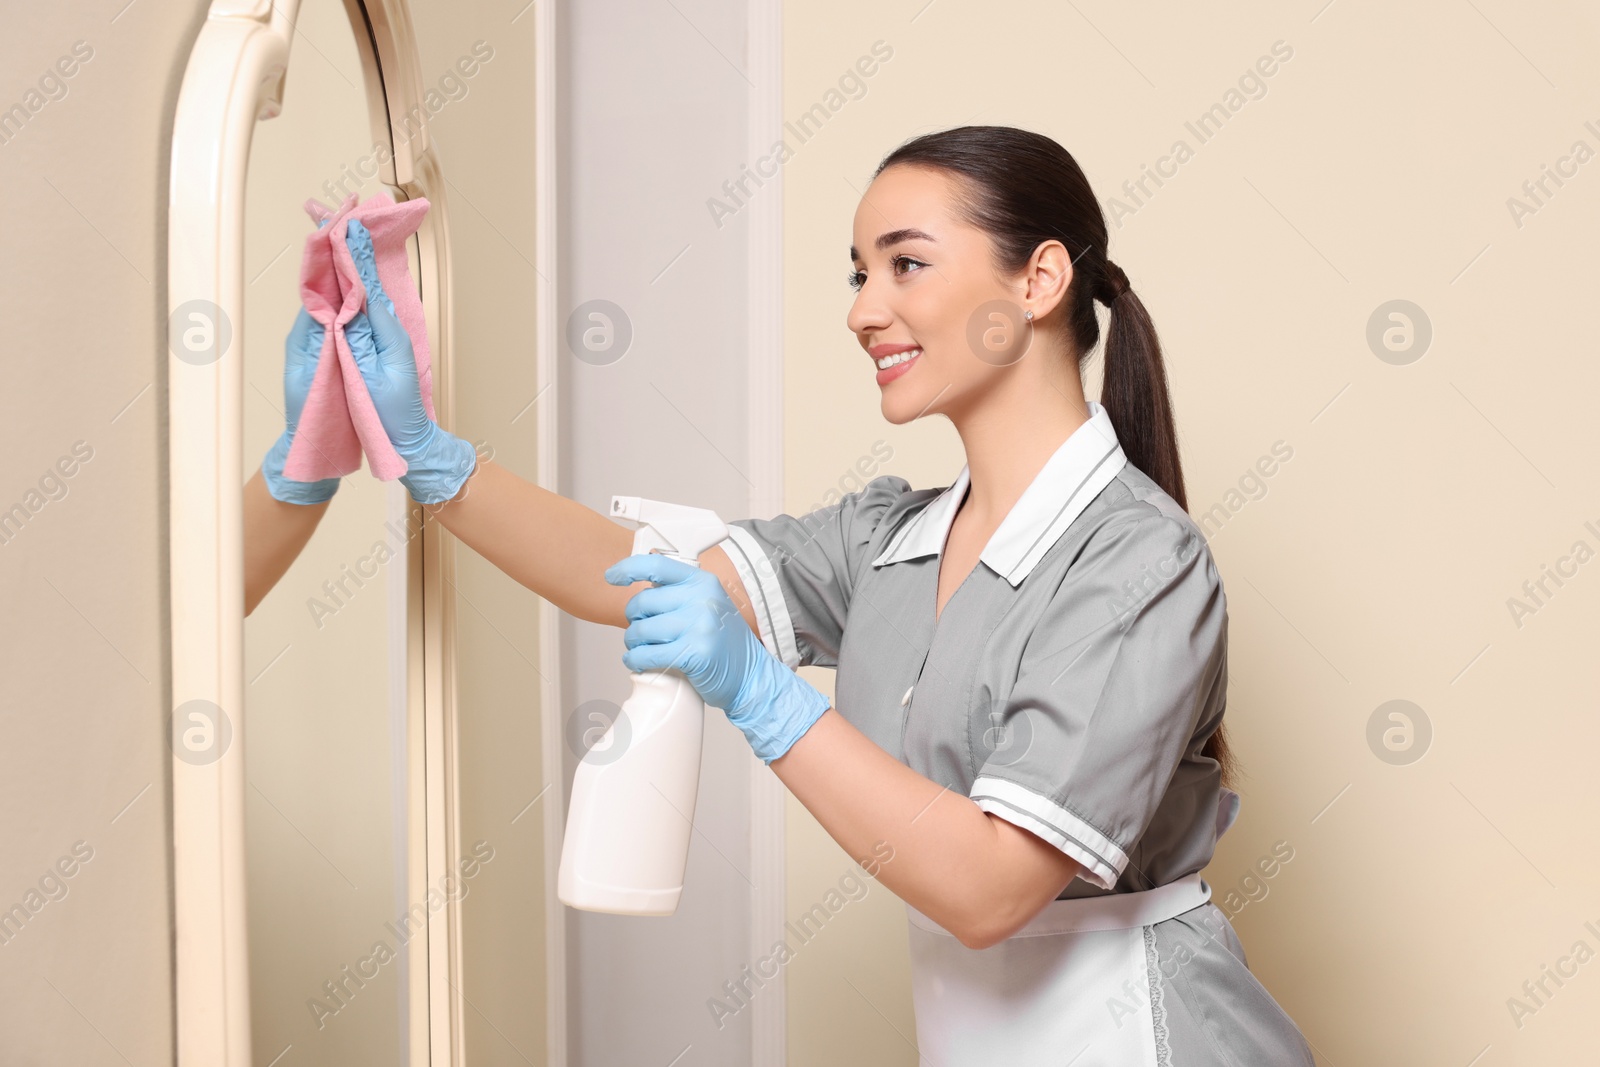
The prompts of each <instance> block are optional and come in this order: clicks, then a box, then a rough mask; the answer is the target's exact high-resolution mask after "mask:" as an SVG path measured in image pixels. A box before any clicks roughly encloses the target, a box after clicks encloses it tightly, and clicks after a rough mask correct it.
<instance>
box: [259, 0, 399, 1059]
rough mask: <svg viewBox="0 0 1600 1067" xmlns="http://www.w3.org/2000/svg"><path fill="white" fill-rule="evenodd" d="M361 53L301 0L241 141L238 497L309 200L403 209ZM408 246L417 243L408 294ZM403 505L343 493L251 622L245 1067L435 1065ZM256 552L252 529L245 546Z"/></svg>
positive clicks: (320, 4)
mask: <svg viewBox="0 0 1600 1067" xmlns="http://www.w3.org/2000/svg"><path fill="white" fill-rule="evenodd" d="M355 14H356V16H357V17H358V18H359V16H360V10H359V8H357V9H356V11H355ZM359 25H360V32H362V33H366V32H368V31H367V28H366V25H365V22H364V20H363V21H362V22H361V23H360V24H359ZM363 51H366V52H368V53H370V51H371V49H370V48H367V49H361V48H358V47H357V41H356V39H355V37H354V36H353V31H352V21H351V17H350V16H349V15H347V13H346V9H345V6H344V5H343V4H342V3H341V0H302V2H301V3H300V5H299V11H298V15H297V17H296V20H295V26H294V31H293V35H292V37H291V39H290V48H289V63H288V73H287V76H286V77H285V79H284V84H283V96H282V110H281V113H280V114H278V115H277V116H276V117H274V118H271V119H270V120H267V121H262V122H259V123H258V124H257V126H256V128H255V131H254V138H253V142H252V145H251V149H250V155H249V170H248V177H247V180H246V186H245V212H244V282H245V285H244V318H243V341H244V348H243V353H244V355H243V359H244V365H243V374H244V407H243V423H244V425H243V437H244V450H243V460H244V469H243V470H242V471H241V472H240V476H241V478H242V479H243V480H244V481H248V480H249V479H250V478H251V476H252V475H254V474H255V472H256V470H257V469H258V468H259V467H260V465H261V462H262V457H263V456H265V455H266V453H267V451H268V449H269V448H270V447H271V446H272V444H273V442H274V441H276V440H277V438H278V437H279V435H280V434H282V432H283V430H284V360H285V353H284V348H285V338H286V337H287V335H288V333H289V330H290V327H291V325H292V324H293V322H294V319H295V315H296V313H297V311H298V309H299V307H300V301H301V297H300V270H301V257H302V254H303V251H304V246H305V240H306V237H307V235H308V234H309V233H311V232H312V231H314V230H315V229H316V224H315V222H313V221H312V219H311V218H310V216H309V215H308V214H307V212H306V210H305V207H304V204H305V201H306V199H307V198H308V197H313V198H316V199H317V200H319V201H321V202H322V203H323V204H325V205H327V206H328V207H329V208H330V210H337V209H338V207H339V205H340V203H341V202H342V201H343V200H344V198H345V197H346V196H347V195H348V194H350V193H356V194H358V196H359V197H360V199H361V201H365V200H367V199H368V198H369V197H371V196H373V195H374V194H376V193H379V192H387V193H388V194H389V195H390V196H391V197H392V198H393V199H395V200H397V201H398V200H404V199H406V196H405V194H404V193H403V192H402V191H401V190H399V189H396V188H394V187H391V186H387V185H384V184H383V183H382V182H381V181H380V180H379V177H380V176H379V168H378V166H377V165H376V164H375V163H374V162H373V161H374V160H375V159H376V158H378V155H377V149H378V147H379V146H378V145H376V144H374V140H375V135H374V131H373V128H372V124H371V122H370V119H369V114H370V112H369V101H368V99H367V89H366V86H367V84H368V81H367V78H366V76H365V75H364V72H363V67H362V54H363ZM357 183H359V184H357ZM416 244H417V239H416V238H415V237H413V238H412V239H411V252H412V277H413V278H414V279H415V278H418V277H420V274H419V272H418V271H417V269H416V267H417V250H416ZM407 505H408V498H407V496H406V493H405V490H404V488H403V487H402V486H401V485H400V483H399V482H397V481H390V482H380V481H378V480H377V479H375V478H374V477H372V475H371V473H370V472H369V471H368V470H367V468H366V465H365V463H363V466H362V469H360V470H358V471H355V472H353V473H351V474H348V475H345V476H344V478H343V479H342V481H341V483H340V485H339V488H338V491H337V492H336V493H335V494H334V496H333V498H332V500H331V501H330V502H329V504H328V506H327V510H326V512H325V513H324V514H323V516H322V519H321V521H320V523H319V524H318V525H317V527H316V530H315V532H314V533H313V534H312V536H311V539H310V541H309V542H308V543H307V544H306V546H305V548H304V549H303V550H302V551H301V552H300V554H299V556H298V557H297V558H296V559H295V560H294V562H293V563H292V564H291V565H290V567H289V569H288V570H287V571H286V572H285V573H284V574H283V577H282V578H281V579H280V580H279V581H278V582H277V584H276V585H275V586H274V587H273V588H272V590H271V591H270V592H268V593H267V594H266V595H265V597H264V598H263V599H262V600H261V602H260V604H259V605H258V606H257V607H256V608H255V610H254V611H253V612H252V613H251V614H250V615H249V617H247V618H246V619H245V622H244V694H245V699H244V710H243V716H242V717H243V724H242V730H243V734H244V736H245V737H246V738H247V739H248V741H247V743H246V744H245V745H244V746H243V748H244V767H245V772H244V798H243V801H244V814H245V820H244V848H245V863H246V894H245V895H246V915H247V926H248V944H249V977H250V1018H251V1047H252V1053H253V1060H254V1062H255V1063H258V1064H270V1063H276V1062H279V1057H283V1059H282V1061H281V1062H283V1063H286V1064H287V1063H293V1064H295V1065H313V1064H327V1065H330V1067H332V1065H343V1064H351V1063H367V1064H406V1063H410V1062H413V1061H414V1060H416V1062H426V1060H427V1048H426V1033H427V1031H426V1028H425V1022H426V998H425V995H414V992H413V991H414V989H416V990H419V991H422V992H423V993H425V989H426V987H425V985H424V984H423V983H422V982H421V981H420V977H421V975H420V972H421V970H422V969H423V963H424V961H425V959H426V956H425V953H422V952H421V950H422V948H423V946H424V945H425V944H426V930H425V928H424V923H423V920H421V919H418V918H417V913H415V912H414V911H413V912H411V913H410V918H409V919H408V918H406V917H407V916H408V910H409V909H410V908H411V905H412V903H414V901H413V900H411V899H410V897H411V895H412V894H411V893H410V891H409V888H408V887H409V886H410V885H411V884H412V881H413V880H412V878H411V875H410V870H411V867H412V865H414V864H415V863H417V862H419V861H420V856H419V855H418V852H419V850H418V849H417V848H416V847H415V846H414V844H413V841H412V835H411V833H410V831H409V828H408V827H409V813H410V812H412V811H413V810H416V809H417V808H419V807H420V806H421V804H422V797H421V790H422V781H421V776H420V775H419V774H414V773H413V769H412V766H411V762H410V757H411V754H410V752H409V751H408V744H407V740H408V736H409V732H408V725H407V724H408V715H407V706H408V701H407V684H408V671H407V661H406V650H407V599H408V598H407V573H408V568H407V562H408V559H410V558H411V555H412V552H411V546H410V545H409V544H408V538H407V537H406V536H405V531H406V529H407V527H406V522H407ZM259 532H260V531H257V530H251V529H250V528H248V526H247V528H246V529H245V530H244V536H245V538H246V539H247V540H248V539H249V538H250V537H251V536H252V535H253V534H258V533H259ZM414 972H416V973H415V977H417V978H418V979H419V980H418V981H417V982H413V977H414ZM419 1027H420V1029H418V1028H419ZM414 1034H417V1035H420V1036H418V1037H414V1036H413V1035H414ZM291 1048H292V1052H290V1053H288V1054H287V1055H286V1054H285V1053H286V1051H287V1050H289V1049H291ZM291 1057H292V1058H291ZM417 1057H420V1059H417Z"/></svg>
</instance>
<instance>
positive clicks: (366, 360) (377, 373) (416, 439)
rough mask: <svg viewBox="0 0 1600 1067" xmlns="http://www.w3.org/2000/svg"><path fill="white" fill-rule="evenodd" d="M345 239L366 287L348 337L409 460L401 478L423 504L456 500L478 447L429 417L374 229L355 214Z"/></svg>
mask: <svg viewBox="0 0 1600 1067" xmlns="http://www.w3.org/2000/svg"><path fill="white" fill-rule="evenodd" d="M345 243H346V245H348V246H349V248H350V257H351V258H352V259H353V260H354V261H355V265H356V271H357V273H359V274H360V275H361V282H362V284H363V285H365V286H366V288H367V306H366V311H365V312H360V311H358V312H356V314H355V315H354V316H353V317H352V318H351V319H350V321H349V322H348V323H346V324H345V330H344V332H345V338H346V339H347V340H348V341H349V342H350V352H351V354H352V355H354V356H355V360H356V366H357V367H359V368H360V369H361V377H362V380H363V381H365V382H366V383H367V392H368V393H370V394H371V395H372V404H373V406H374V407H375V408H376V409H377V411H378V421H379V422H381V423H383V429H384V432H385V433H387V434H388V435H389V441H390V443H391V444H393V445H394V450H395V451H396V452H398V453H400V458H401V459H403V460H405V461H406V464H407V470H406V473H404V474H402V475H401V476H400V483H401V484H402V485H404V486H405V487H406V489H407V490H409V491H410V493H411V499H413V500H415V501H416V502H417V503H419V504H438V503H442V502H444V501H446V500H452V499H454V498H455V496H456V494H457V493H459V492H461V487H462V485H464V484H465V483H466V480H467V479H468V478H469V477H471V475H472V472H473V471H474V470H476V469H477V466H478V453H477V450H476V449H474V448H473V447H472V445H471V444H469V443H468V442H466V441H463V440H462V439H461V438H459V437H457V436H456V435H455V434H453V433H451V432H449V431H448V430H445V429H443V428H442V427H440V425H439V424H438V423H436V422H434V421H433V420H432V419H430V418H429V417H428V409H427V408H426V407H424V406H423V403H422V389H421V386H420V385H419V384H418V382H417V357H416V354H415V353H414V352H413V351H412V348H411V337H410V335H408V334H407V333H406V330H405V327H404V326H402V325H400V320H399V318H397V317H396V316H395V311H394V303H393V302H392V301H391V300H390V299H389V296H388V294H387V293H385V292H384V291H383V284H382V282H380V281H379V280H378V261H377V256H376V254H375V253H374V252H373V248H372V235H371V234H370V233H368V232H367V228H366V227H365V226H363V225H362V224H361V222H360V220H358V219H351V220H350V221H349V223H348V224H347V228H346V238H345Z"/></svg>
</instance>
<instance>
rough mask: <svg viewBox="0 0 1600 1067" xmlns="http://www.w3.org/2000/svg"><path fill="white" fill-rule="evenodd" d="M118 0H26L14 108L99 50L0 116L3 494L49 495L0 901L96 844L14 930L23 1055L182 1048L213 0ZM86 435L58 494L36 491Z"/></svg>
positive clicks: (35, 534) (29, 555)
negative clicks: (179, 951) (191, 341)
mask: <svg viewBox="0 0 1600 1067" xmlns="http://www.w3.org/2000/svg"><path fill="white" fill-rule="evenodd" d="M121 7H122V5H121V4H110V5H96V6H95V8H94V9H93V10H89V9H87V8H83V7H79V6H77V5H71V6H65V5H20V6H15V7H12V8H11V9H9V10H8V11H7V12H6V32H5V33H4V34H0V71H4V72H5V75H4V77H3V78H0V101H3V103H0V108H4V109H10V108H11V106H12V105H13V104H16V103H22V102H26V100H27V93H28V92H29V90H30V89H35V88H37V87H38V84H39V79H40V78H41V77H42V76H44V75H46V74H47V73H50V72H51V71H52V70H53V68H54V65H55V63H56V61H57V60H58V59H59V58H60V57H62V56H70V55H71V54H72V48H73V44H74V42H77V41H82V42H84V43H85V46H86V50H92V56H91V58H89V59H88V60H87V62H84V63H82V64H81V65H79V66H78V67H77V68H76V69H75V70H74V73H73V75H72V76H71V77H70V78H68V79H66V80H65V83H64V84H65V87H66V95H65V96H64V97H61V98H59V99H54V100H49V101H48V102H44V98H43V96H42V94H41V97H40V98H38V99H36V100H35V101H34V103H35V104H42V106H40V107H39V108H38V110H37V111H36V112H35V113H33V114H32V115H31V117H30V119H29V120H28V121H27V123H26V124H25V125H24V126H23V127H22V128H21V129H20V130H13V129H11V128H9V127H8V128H7V130H6V136H5V137H0V141H3V143H0V199H3V202H4V203H5V205H6V208H5V216H4V220H3V223H0V226H3V230H4V233H5V252H4V255H3V256H0V322H4V323H5V331H6V351H7V358H6V368H7V372H8V381H7V387H6V389H5V390H4V399H3V400H0V405H3V408H0V412H3V415H0V419H3V423H4V426H5V433H4V437H5V448H4V450H3V452H0V465H3V475H0V501H4V503H3V504H0V507H3V508H6V509H9V508H11V507H12V506H13V505H14V504H19V503H21V504H24V505H25V506H27V507H29V508H30V509H31V510H34V511H35V513H34V514H33V515H32V516H31V518H29V519H28V521H27V523H26V525H25V526H24V527H23V529H22V530H21V532H20V533H16V534H15V536H13V537H12V538H11V539H10V540H9V541H7V542H6V543H5V544H4V545H0V598H3V602H4V603H5V605H6V611H5V612H4V615H3V618H0V656H3V661H0V664H3V668H0V669H3V670H4V677H5V687H4V688H5V697H4V703H3V704H0V719H3V722H4V730H5V739H6V740H5V745H4V746H3V747H0V810H3V811H5V812H6V813H7V814H6V819H5V827H6V828H5V833H4V847H3V848H0V908H6V909H9V908H10V907H11V906H12V905H13V904H18V903H23V902H24V901H25V900H26V899H27V894H28V893H29V892H30V890H37V889H38V888H39V884H40V881H41V880H42V879H44V878H45V876H46V875H47V874H49V873H50V872H51V870H52V868H53V866H54V865H55V864H56V863H57V861H58V860H60V859H62V858H63V857H69V858H70V854H71V850H72V848H73V845H74V843H75V842H79V841H81V842H83V843H84V848H85V850H92V858H91V859H90V860H89V861H88V862H87V863H84V864H81V865H79V866H76V867H73V871H74V873H73V875H72V876H71V877H70V878H67V879H65V882H64V884H65V886H66V889H67V894H66V896H65V897H63V898H61V899H57V900H52V901H49V902H48V903H43V904H42V906H41V907H40V908H39V910H38V911H37V912H36V913H34V914H33V915H32V916H31V918H30V919H29V920H28V921H27V923H26V925H25V926H24V927H23V928H22V930H21V931H20V933H18V934H17V935H16V936H14V937H12V938H11V940H9V941H8V942H7V943H5V944H3V945H0V1062H5V1063H8V1064H9V1063H17V1064H22V1063H71V1064H82V1065H85V1067H90V1065H96V1064H122V1063H124V1062H126V1061H131V1062H133V1063H140V1064H157V1063H167V1062H170V1060H171V1056H172V994H171V953H172V945H171V938H172V926H171V904H170V894H171V888H170V876H169V840H170V831H169V826H170V818H171V816H170V803H169V799H168V797H169V773H168V763H169V761H170V759H171V755H170V750H169V749H168V747H167V742H166V736H165V715H166V711H167V708H168V707H169V700H170V696H171V692H170V684H169V680H168V669H167V663H168V646H167V640H166V632H167V623H168V619H167V609H166V607H165V593H166V581H167V578H166V573H167V572H166V566H167V562H166V551H167V547H166V481H167V477H166V445H165V431H164V423H165V417H166V404H167V396H166V382H165V378H166V361H167V354H166V350H165V343H166V341H165V339H166V243H167V228H166V200H167V151H168V145H169V143H170V139H169V138H170V132H171V128H172V107H173V102H174V101H175V100H176V99H177V91H178V84H179V81H180V79H181V77H182V70H183V61H184V59H186V58H187V56H188V53H189V46H190V44H191V43H192V42H193V40H194V36H195V34H196V33H197V32H198V30H199V25H200V21H201V19H202V17H203V11H204V5H202V4H199V3H193V2H190V3H160V4H150V3H141V4H134V5H132V6H131V7H129V8H127V9H126V10H124V11H121V13H120V15H119V9H120V8H121ZM114 18H115V21H113V19H114ZM56 92H57V95H59V90H57V91H56ZM77 441H83V442H85V446H86V448H87V449H92V450H93V453H92V458H91V459H90V460H89V461H88V462H86V463H83V464H81V465H79V466H75V467H74V466H71V465H70V464H69V465H68V467H70V469H71V470H72V471H73V473H72V475H71V476H70V477H68V478H66V479H64V483H65V487H66V490H65V495H61V490H60V488H58V487H55V486H54V485H49V486H46V487H45V488H44V489H43V490H42V491H41V495H40V496H38V497H34V498H31V499H30V496H29V494H30V492H33V491H40V490H41V480H43V479H46V476H47V475H48V474H49V473H50V472H51V470H52V468H54V467H55V465H56V463H57V461H58V460H60V459H61V458H62V457H64V456H68V457H70V456H71V453H72V448H73V444H74V442H77ZM63 469H65V468H63ZM48 493H53V494H54V495H55V496H57V497H58V499H53V500H48V502H46V500H47V497H46V495H45V494H48ZM69 866H70V864H69ZM58 892H59V891H58ZM36 899H38V900H40V901H44V900H46V899H47V898H46V897H45V896H44V895H43V894H41V895H40V897H38V898H36Z"/></svg>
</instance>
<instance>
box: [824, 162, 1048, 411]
mask: <svg viewBox="0 0 1600 1067" xmlns="http://www.w3.org/2000/svg"><path fill="white" fill-rule="evenodd" d="M963 189H964V186H963V185H962V183H961V180H960V179H958V178H955V177H953V176H950V175H948V174H946V173H945V172H943V171H938V170H932V169H929V168H924V167H915V166H906V165H894V166H890V167H888V168H887V169H885V170H884V171H883V172H882V173H881V174H879V175H878V177H877V178H876V179H874V180H873V182H872V184H871V185H870V186H868V188H867V191H866V193H865V194H864V195H863V196H862V198H861V204H860V206H859V207H857V208H856V214H855V222H854V226H853V228H852V230H851V238H850V239H851V246H852V247H851V257H852V270H853V271H855V272H856V273H855V275H854V278H853V281H854V282H855V283H856V284H857V285H858V289H857V295H856V298H855V303H854V304H853V305H852V306H851V308H850V314H849V316H848V318H847V319H846V320H845V321H846V322H847V323H848V325H849V327H850V330H851V332H853V333H854V334H855V335H856V338H857V340H858V341H859V342H860V343H861V347H862V348H863V349H864V350H866V352H867V355H868V356H869V357H873V358H872V359H871V361H870V362H869V361H868V360H863V361H862V363H863V366H862V368H861V373H863V374H870V375H874V376H875V380H876V382H877V383H878V388H879V390H880V391H881V393H882V403H883V415H884V418H886V419H888V420H889V421H890V422H891V423H894V424H896V425H899V424H901V423H906V422H910V421H911V420H913V419H916V418H919V417H921V416H922V415H925V414H929V413H932V412H939V413H942V414H944V415H946V416H948V417H950V418H952V419H953V420H954V419H956V418H958V417H959V414H960V413H961V412H963V411H965V410H967V409H968V408H969V407H970V406H971V405H972V404H974V403H975V402H977V401H978V400H980V399H981V398H982V397H983V396H985V395H986V394H988V393H989V392H990V391H992V390H993V389H995V388H997V387H999V386H1000V385H1002V384H1003V383H1004V382H1005V381H1006V380H1007V379H1012V380H1015V379H1016V377H1017V374H1016V373H1015V372H1017V371H1018V370H1019V367H1018V364H1019V362H1020V361H1021V360H1022V357H1023V354H1024V353H1025V352H1026V351H1027V347H1028V345H1029V343H1030V341H1031V340H1032V337H1033V327H1030V326H1028V325H1027V324H1026V323H1025V322H1024V321H1023V319H1022V312H1023V309H1024V307H1025V306H1033V305H1031V304H1029V305H1025V304H1024V303H1023V296H1024V293H1025V291H1026V290H1027V288H1028V287H1027V286H1026V285H1023V284H1021V283H1020V281H1018V282H1013V283H1011V284H1008V283H1007V281H1006V280H1005V279H1002V278H1001V277H999V276H998V275H997V273H996V271H995V267H994V261H993V258H992V255H991V251H990V243H989V238H988V235H987V234H985V233H984V232H983V231H981V230H979V229H977V228H976V227H974V226H972V225H971V224H970V223H967V222H964V221H962V220H961V219H960V217H959V216H958V215H957V213H956V212H955V211H954V210H953V205H954V203H955V202H956V201H955V198H956V197H959V196H961V195H963ZM885 238H888V240H884V239H885ZM880 241H883V242H884V243H882V244H880V243H879V242H880ZM1036 257H1037V253H1036ZM1069 277H1070V275H1069ZM1062 284H1063V286H1064V285H1065V281H1063V282H1062ZM1041 314H1042V312H1041V311H1038V310H1036V311H1035V318H1036V319H1037V318H1038V317H1039V316H1040V315H1041ZM911 346H915V347H917V348H920V349H921V353H920V354H914V358H912V359H911V360H910V361H909V362H906V363H903V364H901V365H899V366H891V367H888V368H887V369H880V360H881V358H882V357H884V356H887V355H889V354H891V353H892V352H893V351H894V350H895V349H897V348H908V347H911ZM900 358H901V359H904V358H905V357H904V356H901V357H900ZM1019 384H1020V383H1019Z"/></svg>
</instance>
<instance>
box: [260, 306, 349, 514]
mask: <svg viewBox="0 0 1600 1067" xmlns="http://www.w3.org/2000/svg"><path fill="white" fill-rule="evenodd" d="M323 333H324V330H323V328H322V323H320V322H318V321H317V320H316V319H314V318H312V317H311V314H310V312H308V311H306V309H305V308H303V307H302V308H301V309H300V314H298V315H296V316H295V320H294V326H292V327H291V328H290V329H289V336H288V338H287V339H286V340H285V341H284V343H283V413H284V418H283V421H284V430H283V433H282V434H280V435H279V436H278V440H277V441H275V442H274V443H273V445H272V447H271V448H270V449H268V450H267V454H266V456H265V457H264V458H263V459H262V460H261V478H262V480H263V481H265V482H266V483H267V492H268V493H271V494H272V497H273V499H274V500H281V501H283V502H284V503H285V504H320V503H322V502H323V501H325V500H327V499H328V498H330V497H331V496H333V494H334V493H335V492H336V491H337V490H338V488H339V479H338V478H324V479H322V480H321V481H318V482H295V481H290V480H289V479H288V478H285V477H284V476H283V465H284V463H285V462H287V461H288V459H289V448H290V446H291V445H293V444H294V431H295V427H296V426H298V425H299V424H300V413H301V412H302V411H304V410H305V406H306V395H307V394H308V393H310V392H311V380H312V379H313V378H315V377H316V375H317V357H318V356H319V355H320V354H321V353H322V338H323Z"/></svg>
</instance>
